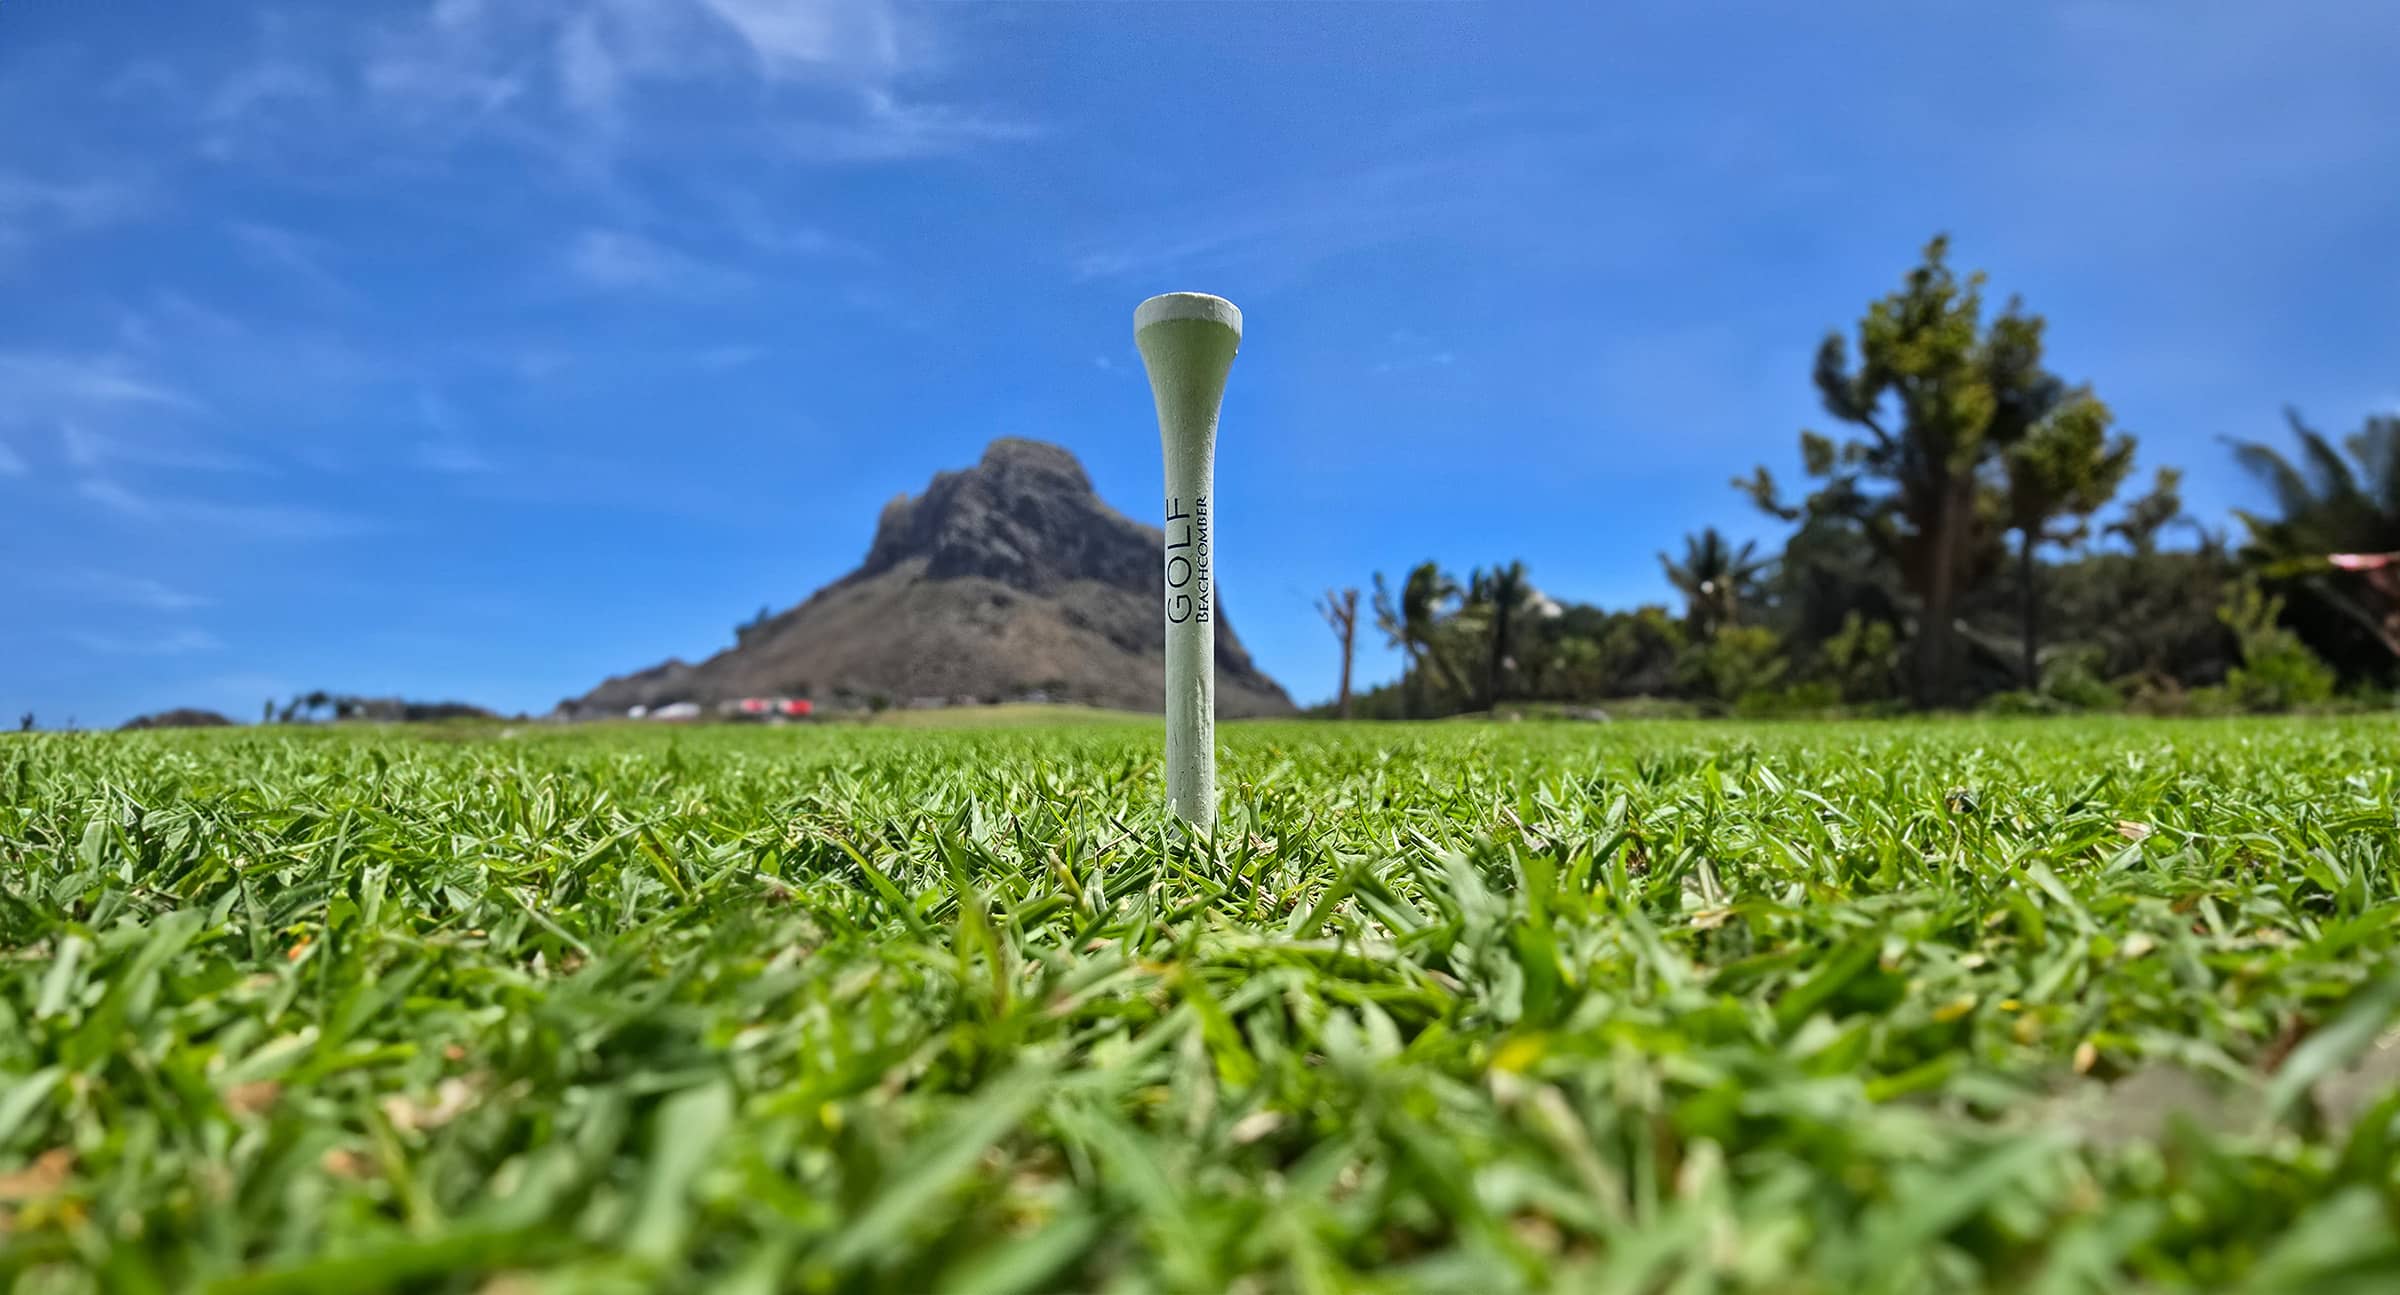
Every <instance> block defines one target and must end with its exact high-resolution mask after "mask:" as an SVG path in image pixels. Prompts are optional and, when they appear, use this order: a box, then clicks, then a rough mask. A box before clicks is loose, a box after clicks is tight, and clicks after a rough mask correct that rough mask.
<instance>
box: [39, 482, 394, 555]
mask: <svg viewBox="0 0 2400 1295" xmlns="http://www.w3.org/2000/svg"><path fill="white" fill-rule="evenodd" d="M75 492H76V493H77V494H78V495H81V496H82V497H83V498H85V499H87V500H89V501H91V502H92V503H95V504H98V505H100V507H102V508H103V509H105V510H107V511H108V512H111V513H113V514H115V515H117V516H118V517H120V518H123V519H125V520H127V521H131V522H139V523H149V524H175V525H183V526H193V527H200V528H204V529H207V530H209V531H213V532H216V533H219V534H223V535H232V536H239V537H243V538H250V539H291V540H299V539H338V538H340V537H343V536H349V535H360V534H365V533H366V532H368V531H370V530H372V529H373V527H371V526H370V525H368V524H367V523H366V522H364V521H362V520H360V519H358V518H354V517H348V516H344V515H342V514H339V513H330V512H326V511H324V510H323V509H317V508H309V507H304V506H301V505H294V504H230V503H220V502H217V501H215V500H206V499H192V498H187V497H183V496H171V495H150V494H144V493H142V492H139V491H136V490H133V489H131V488H129V487H127V486H125V485H124V484H123V483H122V482H119V481H116V480H114V479H112V478H108V477H87V478H85V479H84V480H82V481H80V482H78V483H77V484H76V487H75Z"/></svg>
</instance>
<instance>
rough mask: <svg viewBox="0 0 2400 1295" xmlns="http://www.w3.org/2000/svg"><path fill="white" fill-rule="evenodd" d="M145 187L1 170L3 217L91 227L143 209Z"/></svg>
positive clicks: (1, 217) (0, 212) (0, 219)
mask: <svg viewBox="0 0 2400 1295" xmlns="http://www.w3.org/2000/svg"><path fill="white" fill-rule="evenodd" d="M143 201H144V192H143V190H142V189H141V188H140V187H138V186H136V185H132V184H127V183H123V182H120V181H113V180H80V181H57V180H36V179H34V178H33V177H31V176H29V175H24V174H22V173H19V172H14V171H0V221H6V222H10V223H12V224H13V223H15V222H18V221H25V220H37V219H39V220H47V221H52V222H55V223H57V224H60V225H64V226H67V227H70V228H78V229H80V228H88V227H91V226H95V225H105V224H108V223H111V222H113V221H117V220H122V219H124V218H125V217H127V216H130V215H133V214H134V213H135V212H138V211H140V210H141V208H142V205H143Z"/></svg>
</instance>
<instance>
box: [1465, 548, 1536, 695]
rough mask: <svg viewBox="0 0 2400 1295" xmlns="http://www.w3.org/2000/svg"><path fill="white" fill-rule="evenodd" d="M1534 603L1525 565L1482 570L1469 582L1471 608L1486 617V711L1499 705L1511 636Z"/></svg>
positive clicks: (1505, 674)
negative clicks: (1527, 606) (1529, 606)
mask: <svg viewBox="0 0 2400 1295" xmlns="http://www.w3.org/2000/svg"><path fill="white" fill-rule="evenodd" d="M1532 600H1533V583H1532V582H1531V581H1529V580H1527V579H1526V578H1525V564H1524V563H1522V562H1510V563H1509V564H1508V565H1506V566H1494V567H1493V568H1492V569H1491V570H1490V571H1489V572H1486V571H1484V570H1483V569H1482V568H1480V567H1479V568H1477V569H1476V571H1475V573H1474V575H1473V577H1472V578H1471V579H1470V580H1469V581H1468V594H1467V602H1468V605H1470V606H1471V607H1474V608H1475V609H1476V610H1477V611H1478V612H1479V613H1480V614H1481V616H1482V617H1483V619H1484V621H1485V633H1486V635H1487V636H1488V638H1487V641H1488V642H1489V644H1490V653H1489V656H1488V658H1487V660H1486V663H1485V670H1484V686H1483V702H1484V706H1485V708H1486V709H1489V708H1492V707H1495V706H1498V705H1499V704H1500V693H1501V689H1502V686H1503V685H1504V684H1505V682H1506V680H1507V674H1508V664H1509V652H1508V649H1509V635H1510V634H1511V632H1512V630H1513V628H1514V626H1515V624H1516V620H1517V616H1518V615H1519V614H1520V613H1522V612H1523V611H1524V610H1525V608H1526V605H1527V604H1529V603H1530V602H1532Z"/></svg>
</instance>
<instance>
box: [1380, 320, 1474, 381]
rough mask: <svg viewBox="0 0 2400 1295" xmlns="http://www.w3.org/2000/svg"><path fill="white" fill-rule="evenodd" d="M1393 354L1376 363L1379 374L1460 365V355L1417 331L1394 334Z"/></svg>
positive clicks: (1411, 330)
mask: <svg viewBox="0 0 2400 1295" xmlns="http://www.w3.org/2000/svg"><path fill="white" fill-rule="evenodd" d="M1391 349H1392V353H1391V354H1389V355H1387V356H1386V357H1384V358H1383V359H1381V360H1378V361H1376V363H1375V372H1377V373H1406V372H1408V371H1410V370H1412V369H1447V368H1449V367H1450V366H1452V365H1454V364H1456V363H1458V355H1457V353H1456V352H1454V351H1451V350H1450V349H1449V348H1447V347H1443V346H1437V345H1435V343H1434V341H1433V339H1432V338H1429V337H1427V336H1425V335H1424V334H1423V333H1420V332H1417V331H1416V330H1415V329H1411V328H1402V329H1397V330H1395V331H1394V332H1393V333H1392V337H1391Z"/></svg>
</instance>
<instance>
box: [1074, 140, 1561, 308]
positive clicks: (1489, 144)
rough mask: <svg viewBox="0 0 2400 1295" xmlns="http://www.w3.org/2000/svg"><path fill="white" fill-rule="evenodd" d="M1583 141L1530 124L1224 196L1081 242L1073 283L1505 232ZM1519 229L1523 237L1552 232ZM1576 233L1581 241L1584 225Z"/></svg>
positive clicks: (1277, 272)
mask: <svg viewBox="0 0 2400 1295" xmlns="http://www.w3.org/2000/svg"><path fill="white" fill-rule="evenodd" d="M1591 147H1592V141H1590V140H1585V139H1580V138H1575V137H1567V136H1556V135H1550V134H1545V133H1542V132H1527V133H1525V134H1522V135H1518V136H1515V137H1511V138H1506V139H1498V140H1486V141H1482V142H1479V143H1477V144H1475V145H1473V146H1471V147H1461V148H1459V149H1457V150H1454V151H1451V152H1449V153H1439V154H1428V155H1424V156H1415V157H1410V158H1407V159H1405V160H1401V161H1394V162H1385V163H1381V164H1376V165H1368V166H1362V167H1358V168H1354V169H1351V170H1348V171H1344V172H1339V173H1335V174H1329V175H1326V176H1323V177H1319V178H1315V179H1312V180H1309V181H1307V182H1304V183H1301V184H1298V185H1292V186H1284V187H1280V188H1273V189H1267V190H1264V191H1260V192H1249V193H1235V194H1229V195H1227V196H1226V197H1224V198H1223V199H1220V200H1218V201H1216V202H1213V203H1202V204H1199V205H1198V206H1192V205H1189V204H1187V205H1185V206H1183V207H1181V208H1179V209H1177V210H1175V211H1173V212H1171V213H1169V212H1160V213H1152V214H1151V215H1150V216H1149V217H1148V218H1146V219H1143V220H1142V221H1141V222H1140V223H1139V226H1138V228H1139V230H1140V232H1139V234H1138V235H1135V234H1118V235H1116V236H1114V237H1111V238H1108V239H1105V240H1101V241H1097V242H1094V243H1091V244H1088V245H1086V246H1085V247H1084V248H1083V249H1082V250H1081V251H1080V252H1078V253H1076V254H1075V255H1073V256H1071V257H1070V258H1069V261H1068V268H1069V271H1070V273H1072V274H1073V276H1074V277H1075V278H1076V279H1078V280H1091V279H1104V278H1121V277H1131V276H1136V275H1159V274H1166V273H1170V272H1171V273H1190V272H1194V271H1200V270H1206V271H1210V272H1213V273H1219V274H1226V275H1236V276H1241V277H1246V278H1248V279H1250V280H1252V281H1253V282H1255V283H1258V284H1260V285H1262V286H1278V285H1280V284H1282V283H1285V282H1288V281H1290V280H1292V279H1295V278H1297V277H1299V276H1300V275H1301V274H1302V273H1303V272H1305V271H1306V270H1308V269H1310V268H1311V267H1313V266H1316V265H1318V264H1321V263H1323V262H1325V261H1328V260H1331V259H1333V258H1335V257H1339V256H1344V255H1349V254H1354V253H1358V252H1363V251H1366V250H1369V249H1374V248H1381V247H1387V246H1390V245H1393V244H1397V243H1404V242H1410V241H1414V240H1423V239H1447V240H1454V241H1463V240H1466V239H1470V238H1474V239H1501V238H1507V237H1510V236H1512V234H1514V233H1518V232H1520V229H1521V227H1522V226H1524V225H1525V224H1526V222H1527V221H1528V220H1529V219H1530V218H1529V217H1528V215H1527V214H1526V213H1530V212H1546V211H1552V210H1555V209H1557V207H1558V206H1559V203H1558V201H1557V200H1556V195H1555V194H1554V193H1553V192H1551V190H1553V189H1554V188H1556V187H1557V186H1558V185H1559V184H1560V183H1561V181H1560V176H1561V174H1562V173H1563V172H1564V170H1565V168H1562V167H1561V165H1560V159H1561V157H1563V156H1573V155H1575V154H1576V153H1577V152H1578V151H1588V150H1589V149H1590V148H1591ZM1521 232H1523V233H1524V234H1525V235H1526V238H1525V239H1522V240H1520V241H1535V240H1538V241H1542V242H1545V243H1546V242H1550V241H1552V240H1553V239H1556V238H1558V237H1559V234H1558V233H1557V232H1554V231H1549V230H1541V229H1532V230H1522V231H1521ZM1567 233H1568V234H1570V235H1571V234H1572V233H1573V231H1567ZM1580 237H1581V238H1582V240H1583V241H1585V242H1588V241H1590V234H1589V230H1588V229H1586V230H1585V231H1583V233H1582V235H1581V236H1580Z"/></svg>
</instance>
